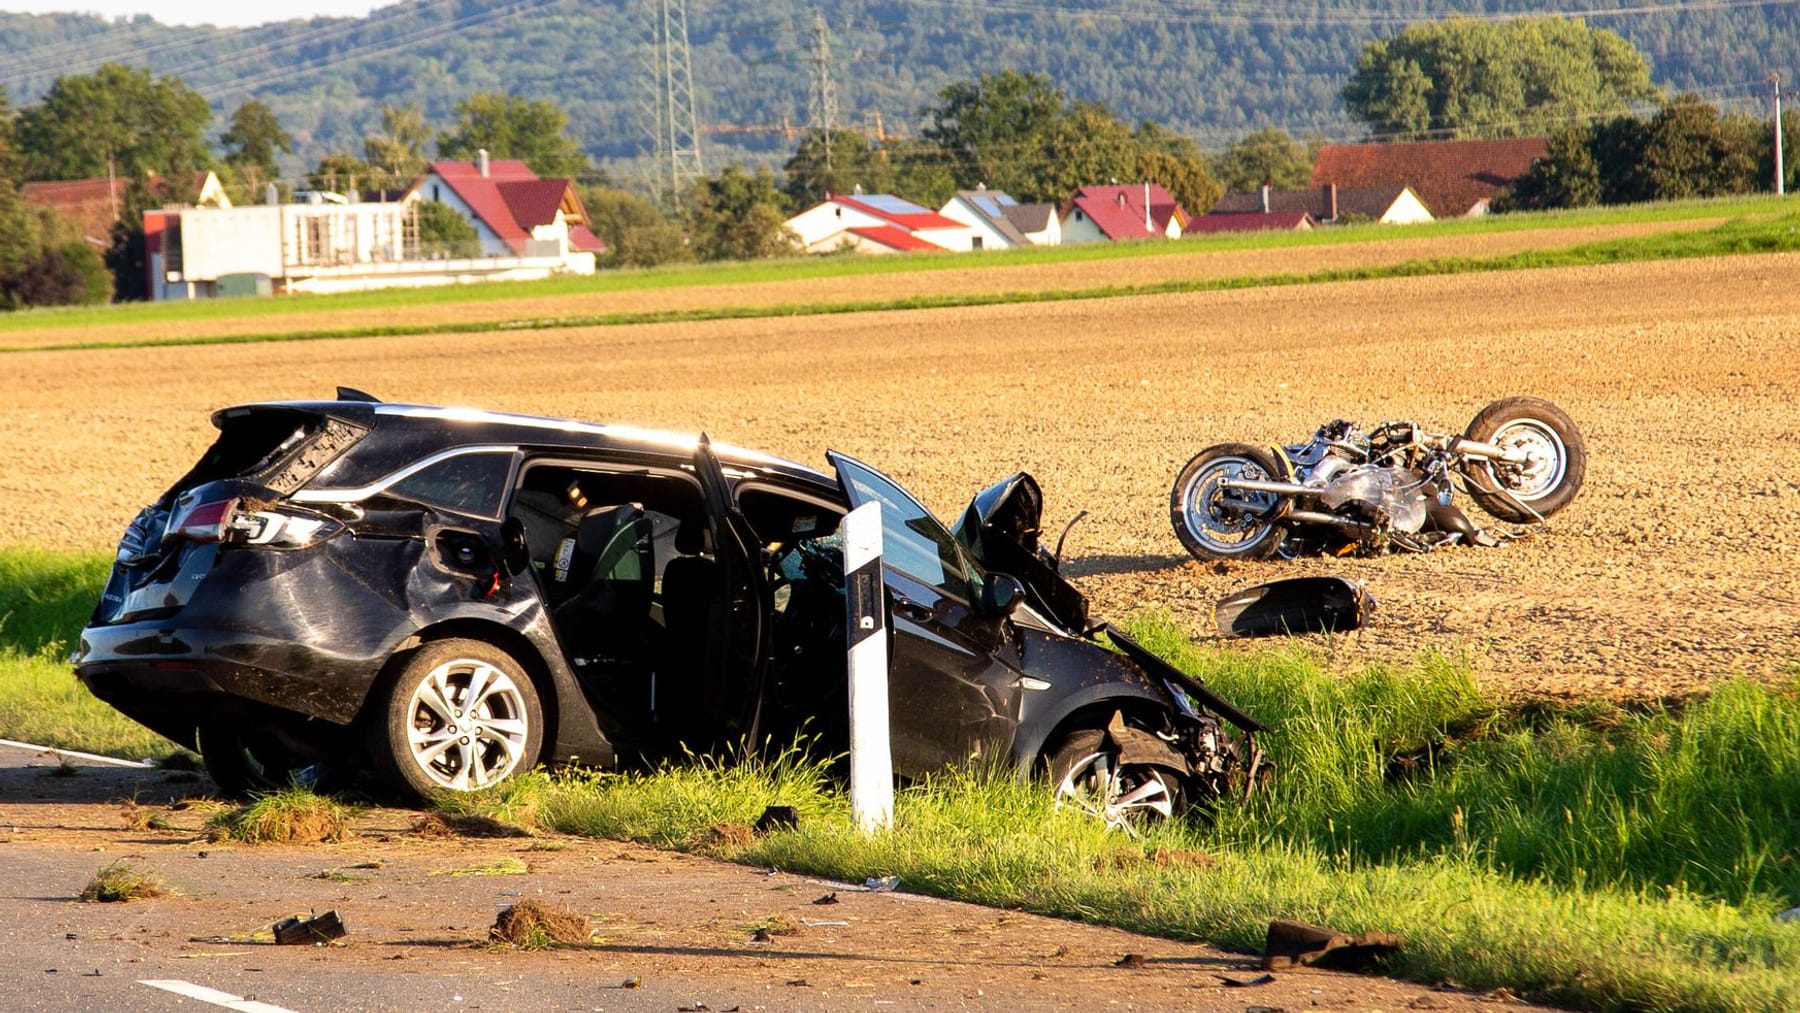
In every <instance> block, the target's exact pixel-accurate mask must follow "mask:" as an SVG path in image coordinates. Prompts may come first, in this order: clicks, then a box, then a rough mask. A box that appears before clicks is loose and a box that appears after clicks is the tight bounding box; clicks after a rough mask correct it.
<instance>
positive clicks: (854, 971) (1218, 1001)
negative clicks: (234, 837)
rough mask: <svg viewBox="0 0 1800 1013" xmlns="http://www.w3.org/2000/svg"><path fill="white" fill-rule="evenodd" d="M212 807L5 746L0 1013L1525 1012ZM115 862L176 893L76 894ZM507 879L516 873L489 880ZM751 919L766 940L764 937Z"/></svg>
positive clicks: (943, 906)
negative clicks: (303, 929) (286, 841)
mask: <svg viewBox="0 0 1800 1013" xmlns="http://www.w3.org/2000/svg"><path fill="white" fill-rule="evenodd" d="M210 790H211V785H210V784H209V783H208V782H207V781H206V780H205V778H204V777H203V776H202V775H198V774H194V773H190V772H171V771H155V770H143V769H135V770H134V769H123V768H119V767H105V766H99V765H94V764H90V763H86V762H78V763H73V764H69V765H67V766H65V765H63V764H61V763H59V761H58V758H57V757H55V756H46V755H41V754H38V753H34V752H31V751H26V750H17V749H6V748H0V894H3V895H4V898H5V905H4V908H3V910H4V911H5V912H6V914H5V916H4V918H3V919H0V940H3V945H4V951H5V953H6V960H5V961H0V1009H4V1010H7V1011H14V1010H17V1011H61V1010H71V1011H75V1010H79V1011H90V1010H127V1009H131V1010H149V1011H159V1010H184V1011H196V1010H201V1011H203V1010H214V1009H231V1010H240V1011H250V1013H281V1011H291V1013H324V1011H340V1010H508V1011H510V1010H518V1011H533V1013H537V1011H550V1010H656V1011H679V1010H694V1011H700V1010H707V1011H715V1013H716V1011H727V1010H740V1011H747V1010H797V1011H813V1010H820V1011H824V1010H855V1009H867V1010H878V1011H886V1010H940V1009H953V1010H1063V1009H1083V1010H1086V1009H1115V1010H1169V1009H1189V1010H1207V1011H1229V1013H1246V1011H1252V1010H1257V1009H1259V1008H1260V1009H1263V1010H1286V1011H1298V1010H1302V1009H1307V1010H1310V1009H1334V1010H1346V1011H1377V1010H1379V1011H1394V1010H1404V1009H1439V1010H1475V1009H1482V1010H1494V1009H1496V1008H1499V1007H1497V1006H1496V1005H1495V1003H1500V1004H1501V1005H1503V1006H1505V1007H1508V1008H1526V1007H1523V1006H1518V1005H1517V1004H1515V1003H1513V1002H1511V1001H1509V1000H1508V999H1507V997H1505V996H1504V995H1500V996H1495V995H1485V996H1483V995H1474V994H1470V993H1466V992H1461V991H1439V990H1433V989H1430V988H1428V987H1425V986H1420V985H1414V984H1409V983H1402V982H1395V981H1391V980H1388V979H1384V978H1379V977H1372V976H1356V975H1347V974H1338V973H1330V972H1320V971H1305V972H1300V973H1287V972H1283V973H1282V974H1280V975H1278V976H1276V979H1275V980H1274V981H1270V982H1267V983H1264V984H1256V985H1250V986H1248V987H1232V986H1229V985H1227V984H1226V983H1225V981H1224V980H1223V979H1225V978H1230V979H1233V980H1236V981H1239V982H1251V981H1255V980H1257V979H1258V978H1259V976H1260V975H1261V972H1260V970H1258V969H1257V959H1256V958H1255V957H1254V956H1251V955H1244V954H1233V953H1226V952H1223V951H1220V950H1217V949H1213V948H1210V947H1205V946H1200V945H1195V944H1190V943H1182V942H1177V941H1172V940H1167V939H1158V938H1153V937H1147V936H1139V935H1134V934H1131V933H1127V932H1122V931H1118V930H1115V929H1108V928H1101V927H1096V926H1090V925H1082V924H1078V923H1075V922H1069V921H1062V920H1058V919H1052V918H1042V917H1037V916H1033V915H1027V914H1021V913H1018V912H1009V911H1000V910H995V909H992V908H984V907H978V906H975V905H969V904H958V903H953V902H949V901H943V900H937V899H934V898H929V897H923V896H919V895H916V894H910V893H906V892H904V884H903V888H902V891H901V892H883V893H872V892H867V891H864V890H862V889H861V888H860V887H857V886H852V885H849V884H843V883H832V882H827V881H823V880H818V879H814V878H810V877H806V876H802V875H796V874H789V873H784V872H776V871H772V870H759V869H754V868H749V867H745V866H741V865H731V864H727V863H723V862H716V861H710V860H706V859H702V858H696V857H692V856H688V855H679V854H672V853H668V852H661V851H656V850H653V849H649V848H643V847H638V846H634V845H627V844H620V843H617V842H611V841H597V840H591V839H584V838H540V839H519V838H501V839H495V838H480V839H471V838H441V837H440V838H428V837H424V836H421V835H420V834H419V833H417V832H415V831H414V829H413V826H412V824H413V821H414V820H416V819H417V818H418V817H419V815H420V814H419V813H416V812H410V811H406V810H393V809H376V810H369V811H367V812H365V813H363V814H362V816H361V817H359V819H358V820H357V824H356V836H355V837H354V839H352V840H351V841H348V842H345V843H341V844H322V845H312V846H306V847H293V846H282V847H276V846H257V847H250V846H244V845H234V844H222V843H219V842H216V841H213V840H210V839H209V838H208V837H207V835H206V834H205V833H204V830H203V824H204V822H205V819H206V816H207V813H206V812H205V811H203V810H200V809H196V808H180V807H179V806H181V805H182V804H183V803H182V800H183V799H184V798H186V797H190V796H196V797H197V796H204V795H206V794H207V793H208V792H209V791H210ZM126 800H132V801H134V802H135V804H136V806H137V808H136V809H135V810H132V809H131V808H130V807H129V806H127V805H126ZM127 813H135V816H136V818H135V819H128V818H127ZM149 816H155V817H156V822H155V823H154V824H152V825H145V823H146V818H147V817H149ZM117 860H123V861H125V862H127V863H129V865H130V866H131V867H132V869H134V870H137V871H140V872H143V873H148V874H150V875H153V876H156V877H158V878H159V879H161V880H163V881H164V882H165V883H166V884H167V885H168V886H169V887H170V888H171V891H172V892H171V893H170V894H169V895H167V896H163V897H158V898H153V899H145V900H137V901H132V902H129V903H110V904H108V903H91V902H89V903H84V902H81V901H79V900H78V899H77V898H78V895H79V894H80V892H81V891H82V889H83V887H84V886H85V885H86V884H87V883H88V882H89V881H90V880H91V879H92V878H93V877H94V875H95V873H96V872H97V870H98V869H99V868H100V867H101V866H103V865H106V864H107V863H110V862H113V861H117ZM503 863H504V864H510V865H511V867H512V870H513V872H512V874H480V873H484V872H493V871H494V870H495V868H496V867H497V866H499V865H501V864H503ZM827 895H832V896H834V897H835V902H834V903H829V904H820V903H817V902H818V901H820V900H821V899H823V898H825V897H826V896H827ZM522 898H533V899H537V900H539V901H542V902H546V903H551V904H556V905H559V906H562V907H565V908H567V909H569V910H571V911H574V912H577V913H582V914H586V915H588V916H589V917H590V918H591V919H592V924H593V927H594V934H593V936H592V938H591V940H590V941H589V942H588V943H586V944H583V945H578V946H574V947H569V948H565V949H559V950H552V951H520V950H514V949H505V948H496V947H494V946H492V945H490V944H489V942H488V932H489V929H490V927H491V926H492V925H493V924H494V919H495V916H496V914H497V913H498V912H499V911H500V910H501V909H502V908H504V907H507V906H509V905H511V904H513V903H515V902H517V901H519V900H520V899H522ZM326 910H335V911H337V912H339V914H340V916H341V917H342V919H343V921H344V923H345V926H346V928H347V930H348V934H347V935H346V936H345V938H344V939H343V940H341V941H340V942H339V943H336V944H332V945H325V946H307V945H302V946H277V945H274V944H273V943H272V942H270V941H269V940H268V937H267V930H268V929H269V927H270V926H271V925H272V924H273V923H274V922H276V921H278V920H280V919H282V918H284V917H287V916H290V915H310V914H315V913H319V912H323V911H326ZM759 925H760V926H775V927H776V928H777V931H776V932H775V934H774V935H773V936H772V938H769V939H768V940H766V941H758V940H757V939H756V938H755V935H754V929H755V928H756V927H757V926H759ZM1127 954H1136V955H1137V957H1136V958H1134V959H1130V960H1127V959H1126V955H1127ZM148 982H164V983H166V984H165V986H156V985H151V984H147V983H148ZM171 988H173V989H176V990H177V991H170V990H169V989H171ZM206 990H212V991H211V992H210V993H209V992H207V991H206Z"/></svg>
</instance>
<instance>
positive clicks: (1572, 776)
mask: <svg viewBox="0 0 1800 1013" xmlns="http://www.w3.org/2000/svg"><path fill="white" fill-rule="evenodd" d="M1132 627H1133V631H1134V632H1135V633H1137V634H1141V635H1142V636H1143V637H1144V638H1145V640H1146V642H1147V643H1149V644H1151V645H1153V649H1155V650H1158V651H1159V652H1161V653H1163V654H1164V656H1165V657H1168V658H1170V659H1171V660H1172V661H1174V662H1175V663H1176V664H1177V665H1180V666H1181V667H1183V668H1184V669H1187V670H1188V671H1191V672H1196V673H1198V674H1202V675H1204V676H1205V677H1206V678H1207V679H1208V680H1209V681H1210V682H1212V683H1213V684H1214V685H1215V686H1216V687H1218V688H1219V689H1220V691H1221V692H1223V693H1224V694H1225V695H1226V696H1227V698H1229V699H1233V700H1235V701H1237V702H1239V703H1241V704H1243V705H1244V707H1245V708H1246V709H1247V710H1249V711H1250V712H1251V713H1252V714H1255V715H1256V716H1257V717H1258V718H1259V719H1260V720H1262V721H1264V722H1265V723H1267V724H1269V725H1270V726H1271V727H1272V729H1273V730H1272V732H1271V733H1270V734H1269V735H1267V736H1265V737H1264V738H1263V740H1262V741H1263V743H1264V748H1266V749H1267V750H1268V751H1269V752H1270V754H1271V757H1272V758H1273V760H1274V762H1275V764H1276V769H1277V774H1276V776H1275V778H1274V780H1273V781H1272V782H1271V783H1270V785H1269V786H1268V789H1267V790H1266V791H1264V792H1262V793H1261V794H1260V795H1259V796H1258V797H1257V798H1256V799H1255V800H1253V802H1252V804H1251V805H1249V806H1247V807H1245V808H1243V809H1242V810H1239V811H1235V812H1232V813H1229V814H1226V815H1224V816H1222V817H1221V819H1220V821H1219V824H1218V827H1217V833H1219V834H1220V835H1221V836H1222V837H1223V838H1224V839H1228V840H1233V841H1238V842H1241V843H1252V844H1256V843H1262V844H1273V843H1278V842H1279V843H1285V842H1296V841H1303V842H1307V843H1309V844H1311V845H1313V846H1315V847H1318V848H1320V849H1322V850H1323V851H1325V852H1326V853H1329V854H1334V855H1339V856H1342V858H1343V860H1344V861H1347V862H1351V863H1359V864H1370V863H1380V862H1389V861H1394V860H1401V859H1408V858H1415V857H1426V856H1447V857H1468V858H1471V859H1475V860H1478V861H1479V862H1480V863H1481V864H1483V865H1486V866H1488V867H1491V868H1493V869H1495V870H1498V871H1503V872H1506V873H1510V874H1513V875H1516V876H1519V877H1523V878H1541V879H1544V880H1546V881H1549V882H1553V883H1557V884H1562V885H1569V886H1576V885H1584V884H1585V885H1591V886H1617V887H1621V888H1625V889H1634V890H1654V889H1660V888H1673V889H1679V890H1687V891H1693V892H1695V893H1697V894H1700V895H1705V896H1711V897H1718V898H1721V899H1724V900H1727V901H1730V902H1732V903H1736V904H1742V903H1748V902H1751V901H1753V900H1755V899H1757V898H1764V899H1765V900H1767V902H1768V903H1777V902H1781V903H1783V904H1784V906H1786V905H1790V904H1793V903H1800V694H1797V693H1796V691H1795V687H1792V686H1790V687H1773V688H1772V687H1769V686H1764V685H1759V684H1753V683H1749V682H1743V681H1736V682H1726V683H1723V684H1722V685H1721V686H1720V687H1719V688H1718V689H1717V690H1715V691H1714V692H1713V694H1712V695H1711V696H1709V697H1707V698H1704V699H1701V700H1697V701H1694V702H1692V703H1691V704H1689V705H1688V706H1687V707H1685V708H1684V709H1683V710H1681V711H1680V712H1675V711H1671V710H1668V709H1662V708H1659V709H1655V710H1651V711H1649V712H1647V713H1628V712H1625V711H1622V710H1619V709H1618V708H1616V707H1609V706H1608V705H1605V704H1587V705H1583V706H1581V707H1578V708H1571V709H1565V710H1560V711H1559V710H1543V709H1538V710H1517V711H1514V712H1511V713H1505V712H1502V711H1500V710H1499V709H1497V708H1496V707H1495V705H1494V704H1492V703H1491V702H1488V701H1487V700H1485V699H1484V698H1483V697H1482V696H1481V695H1480V694H1479V692H1478V691H1477V689H1476V687H1475V685H1474V682H1473V680H1472V679H1471V678H1470V676H1469V675H1468V672H1467V669H1466V668H1465V667H1463V666H1459V665H1455V664H1452V663H1450V662H1449V661H1448V660H1447V659H1443V658H1435V657H1430V656H1427V657H1425V658H1423V659H1421V661H1420V662H1419V664H1418V666H1417V667H1416V668H1414V669H1411V670H1409V671H1398V670H1394V669H1389V668H1371V669H1365V670H1361V671H1357V672H1352V673H1340V674H1330V673H1328V672H1327V671H1326V670H1325V667H1324V666H1323V665H1322V664H1321V663H1320V662H1319V660H1318V659H1317V658H1316V657H1314V656H1309V655H1307V654H1305V653H1304V652H1303V651H1299V652H1296V651H1287V652H1283V651H1276V652H1273V653H1270V654H1259V655H1255V656H1253V657H1251V658H1248V659H1246V658H1241V657H1236V656H1232V655H1226V654H1224V653H1222V652H1208V651H1206V650H1203V649H1201V648H1198V647H1196V646H1194V645H1192V644H1190V643H1188V642H1187V641H1185V640H1184V639H1182V638H1181V636H1180V634H1179V632H1178V631H1176V630H1175V629H1174V627H1173V626H1172V625H1171V624H1170V623H1169V622H1168V621H1167V620H1166V619H1159V618H1147V619H1139V620H1137V621H1136V622H1135V623H1133V624H1132Z"/></svg>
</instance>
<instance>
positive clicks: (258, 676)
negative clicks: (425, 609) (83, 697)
mask: <svg viewBox="0 0 1800 1013" xmlns="http://www.w3.org/2000/svg"><path fill="white" fill-rule="evenodd" d="M383 656H384V655H383V654H382V653H380V652H377V653H376V654H375V655H374V656H373V657H354V656H348V657H347V656H344V655H337V654H329V653H327V652H325V651H323V650H320V649H317V648H313V647H311V646H309V645H306V644H304V643H298V642H295V641H294V640H291V639H284V638H277V637H272V636H267V635H259V634H255V633H248V632H245V631H242V630H218V629H198V628H193V627H186V628H183V627H179V626H171V625H170V624H167V623H160V622H142V623H127V624H123V625H118V626H90V627H88V628H87V629H85V630H83V631H82V633H81V646H80V649H79V650H78V651H77V652H76V654H75V658H74V661H75V674H76V676H77V677H78V678H80V680H81V681H82V683H83V684H85V685H86V686H87V687H88V689H89V690H91V691H92V692H93V694H94V695H95V696H96V697H99V698H100V699H101V700H104V701H106V702H107V703H109V704H111V705H112V706H114V707H116V708H118V709H119V710H120V711H121V712H123V713H124V714H125V715H126V716H128V717H130V718H132V719H133V720H135V721H138V722H140V723H142V724H144V725H146V726H148V727H150V728H152V729H154V730H156V731H157V732H158V733H160V734H162V735H165V736H167V737H169V738H171V739H174V740H175V741H177V742H181V743H182V744H184V745H187V744H188V742H187V741H186V740H188V739H190V738H191V737H192V732H193V728H194V726H195V725H196V724H197V723H199V722H200V721H202V720H204V721H206V722H209V723H211V722H232V721H239V720H251V719H257V718H265V719H266V718H268V717H271V716H278V715H286V716H287V717H288V718H290V719H302V720H304V719H313V720H319V721H325V722H329V723H332V724H337V725H347V724H349V723H350V722H351V721H352V720H354V719H355V717H356V715H357V713H358V712H359V711H361V709H362V705H363V700H364V699H365V698H366V697H367V695H368V692H369V688H370V686H371V685H372V684H373V683H374V681H375V677H376V675H377V674H378V673H379V671H380V668H381V663H382V658H383Z"/></svg>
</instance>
